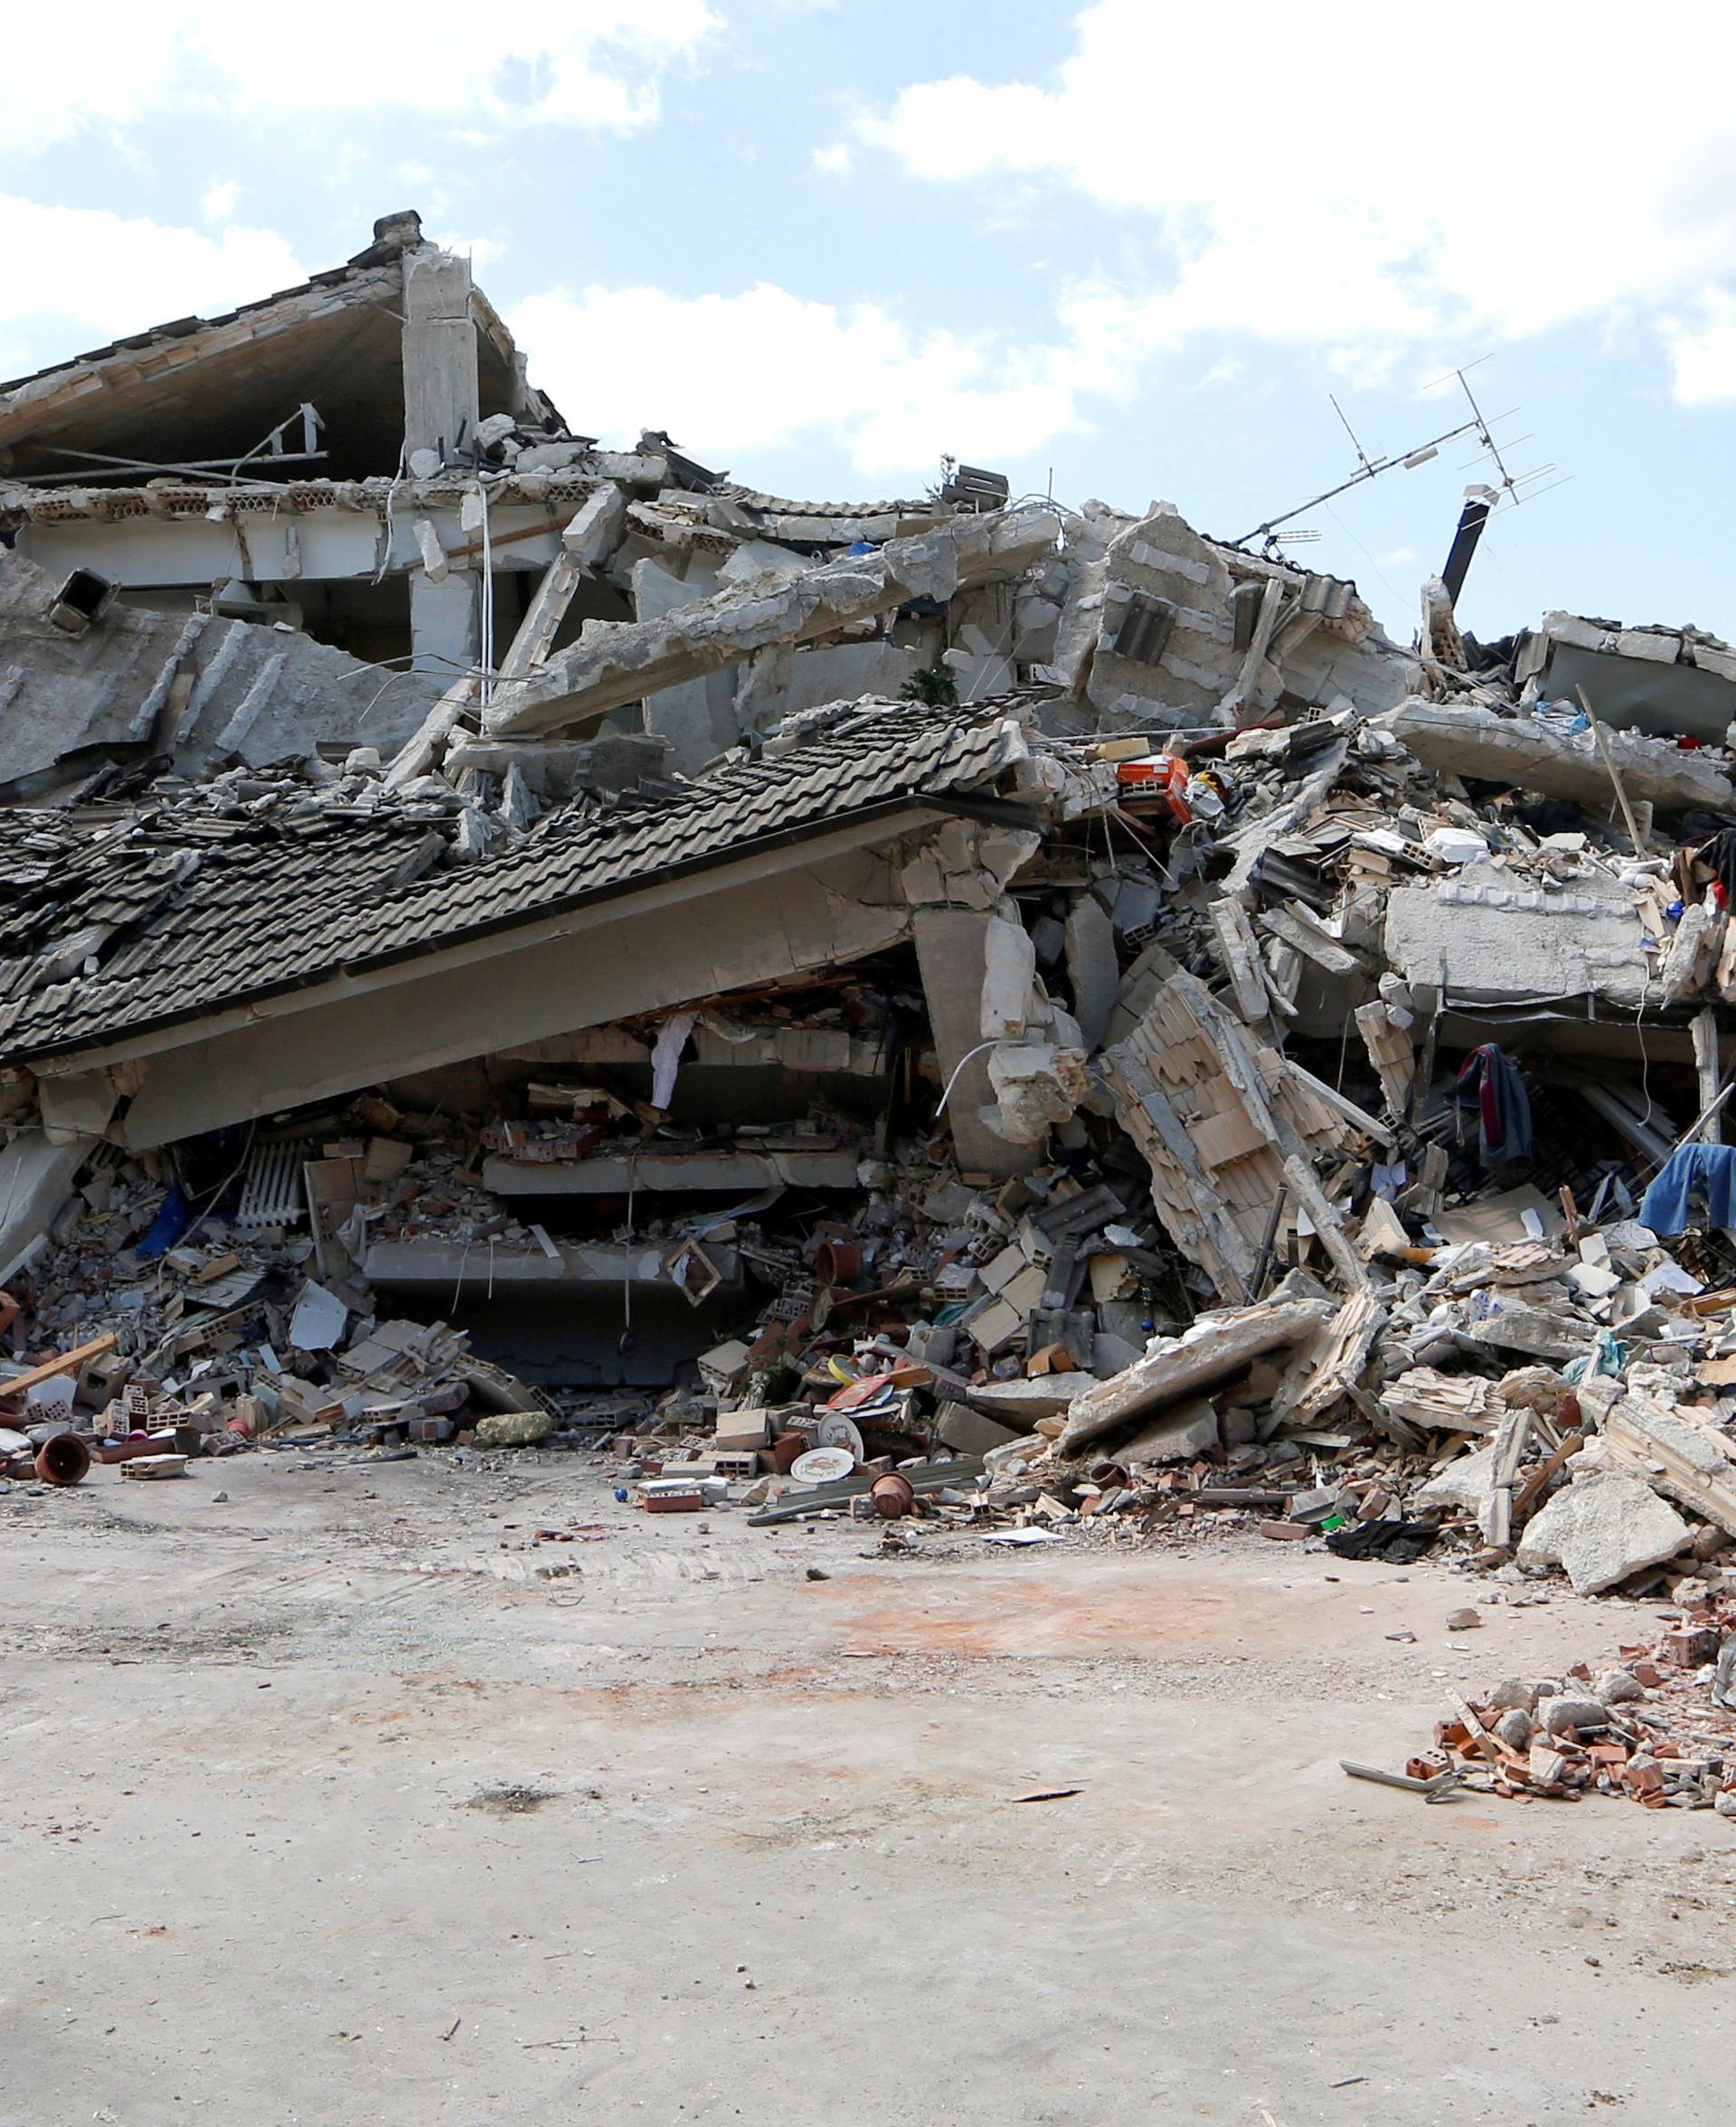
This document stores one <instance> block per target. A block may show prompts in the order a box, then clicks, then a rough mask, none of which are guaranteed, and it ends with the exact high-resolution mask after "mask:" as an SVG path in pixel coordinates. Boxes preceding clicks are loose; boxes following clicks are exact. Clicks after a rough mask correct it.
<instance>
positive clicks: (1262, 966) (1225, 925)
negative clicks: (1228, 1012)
mask: <svg viewBox="0 0 1736 2127" xmlns="http://www.w3.org/2000/svg"><path fill="white" fill-rule="evenodd" d="M1206 914H1207V915H1208V916H1209V917H1210V918H1211V920H1212V932H1213V935H1214V937H1215V940H1216V942H1217V949H1218V958H1219V960H1221V961H1222V965H1223V971H1224V973H1225V974H1226V975H1227V976H1228V977H1229V978H1230V988H1231V993H1232V995H1233V996H1234V997H1235V1000H1236V1009H1237V1011H1238V1012H1240V1013H1241V1016H1242V1017H1243V1018H1244V1019H1245V1020H1246V1021H1247V1022H1248V1024H1249V1026H1259V1024H1260V1021H1261V1020H1262V1019H1268V1018H1269V1017H1270V1016H1271V1012H1272V1000H1271V995H1270V992H1269V990H1268V989H1267V987H1266V963H1265V962H1264V961H1263V960H1261V959H1260V941H1259V940H1258V939H1257V938H1256V937H1255V936H1254V931H1253V926H1252V924H1251V923H1250V922H1249V921H1248V912H1247V910H1246V909H1245V908H1243V906H1242V905H1241V902H1239V901H1237V900H1235V899H1233V898H1232V897H1231V895H1229V894H1222V895H1220V896H1219V898H1218V899H1217V900H1216V901H1214V902H1212V903H1211V905H1210V907H1208V909H1207V910H1206Z"/></svg>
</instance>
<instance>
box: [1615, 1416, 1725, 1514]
mask: <svg viewBox="0 0 1736 2127" xmlns="http://www.w3.org/2000/svg"><path fill="white" fill-rule="evenodd" d="M1599 1432H1600V1434H1601V1436H1602V1439H1603V1442H1604V1443H1605V1445H1606V1446H1607V1447H1608V1448H1609V1450H1610V1451H1612V1452H1613V1455H1614V1457H1615V1459H1617V1460H1618V1461H1621V1462H1623V1463H1625V1464H1626V1465H1628V1467H1629V1468H1630V1469H1631V1470H1633V1471H1634V1473H1635V1475H1636V1476H1638V1477H1642V1478H1644V1479H1646V1482H1647V1483H1648V1484H1651V1485H1652V1486H1654V1487H1655V1488H1656V1489H1658V1490H1661V1491H1665V1492H1668V1493H1669V1495H1670V1497H1671V1498H1674V1499H1679V1500H1680V1501H1681V1502H1682V1504H1683V1505H1684V1507H1690V1508H1693V1509H1694V1512H1695V1513H1696V1514H1703V1515H1704V1516H1705V1517H1706V1519H1707V1520H1708V1521H1712V1522H1715V1523H1716V1524H1717V1525H1718V1527H1720V1528H1721V1529H1723V1530H1725V1531H1726V1532H1727V1533H1728V1534H1729V1535H1731V1536H1736V1462H1732V1460H1731V1443H1730V1442H1728V1441H1727V1440H1726V1438H1725V1436H1724V1435H1723V1434H1722V1432H1718V1431H1717V1430H1716V1428H1714V1427H1712V1426H1711V1425H1708V1424H1706V1423H1703V1421H1702V1420H1700V1419H1697V1418H1696V1417H1694V1414H1693V1413H1692V1412H1689V1411H1685V1410H1676V1411H1666V1410H1664V1409H1662V1408H1661V1407H1660V1406H1659V1405H1657V1404H1641V1403H1639V1402H1638V1401H1637V1400H1636V1399H1635V1398H1633V1397H1630V1396H1624V1397H1622V1398H1621V1399H1620V1400H1619V1401H1618V1402H1617V1403H1616V1404H1613V1405H1612V1406H1611V1408H1610V1409H1609V1411H1607V1412H1606V1413H1604V1415H1603V1417H1602V1419H1601V1421H1600V1422H1599Z"/></svg>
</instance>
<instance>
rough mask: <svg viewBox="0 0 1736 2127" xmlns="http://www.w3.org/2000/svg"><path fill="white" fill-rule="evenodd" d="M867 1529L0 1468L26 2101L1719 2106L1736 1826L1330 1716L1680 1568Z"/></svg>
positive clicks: (13, 2044)
mask: <svg viewBox="0 0 1736 2127" xmlns="http://www.w3.org/2000/svg"><path fill="white" fill-rule="evenodd" d="M218 1492H226V1493H227V1495H228V1498H227V1499H226V1500H222V1501H220V1500H218V1499H216V1498H214V1497H213V1495H214V1494H216V1493H218ZM551 1527H557V1528H562V1529H569V1530H571V1531H574V1532H576V1536H575V1540H574V1541H573V1542H571V1543H570V1544H565V1543H563V1544H555V1543H547V1542H538V1541H537V1540H536V1537H535V1532H536V1530H537V1529H539V1528H551ZM879 1551H880V1546H879V1542H878V1538H877V1536H875V1534H874V1533H873V1531H872V1530H870V1529H866V1528H864V1527H863V1526H862V1525H859V1524H856V1525H853V1524H850V1523H848V1522H834V1523H828V1524H826V1525H823V1526H821V1527H817V1528H815V1529H813V1530H812V1531H808V1530H804V1529H802V1528H800V1527H793V1528H782V1529H750V1528H749V1527H747V1523H746V1517H745V1515H743V1514H742V1513H741V1512H740V1511H735V1510H726V1511H719V1512H713V1513H710V1514H707V1515H704V1516H701V1517H692V1516H660V1517H650V1516H646V1515H644V1514H641V1513H638V1512H636V1511H634V1510H633V1509H631V1508H627V1507H625V1506H622V1505H619V1504H618V1503H617V1501H616V1500H615V1499H614V1498H613V1496H612V1493H611V1490H610V1489H609V1483H608V1481H606V1479H605V1478H604V1477H603V1475H602V1474H601V1473H600V1470H599V1465H597V1464H595V1463H593V1462H590V1461H580V1460H577V1459H571V1458H568V1459H557V1458H554V1457H549V1458H547V1459H546V1460H543V1459H540V1458H537V1459H533V1458H524V1459H521V1460H520V1461H517V1462H515V1463H514V1464H512V1466H511V1467H510V1468H508V1469H499V1470H488V1469H469V1470H465V1469H460V1468H457V1467H454V1466H453V1464H452V1463H451V1462H450V1461H448V1460H446V1459H445V1458H437V1457H431V1456H430V1457H424V1458H421V1459H420V1460H417V1461H405V1462H386V1463H379V1464H373V1463H366V1462H357V1461H337V1460H328V1459H324V1458H320V1457H311V1456H299V1457H297V1456H290V1455H284V1454H260V1455H252V1456H247V1457H238V1458H235V1459H232V1460H230V1461H224V1462H222V1463H221V1464H219V1463H212V1464H210V1465H207V1466H205V1467H203V1468H200V1469H199V1470H197V1473H196V1474H195V1475H193V1476H192V1477H189V1478H187V1479H184V1480H181V1481H177V1482H170V1483H161V1484H155V1485H146V1484H140V1483H137V1482H130V1481H123V1480H122V1479H121V1476H120V1472H119V1470H118V1469H100V1470H95V1471H93V1472H92V1474H91V1477H90V1480H89V1481H88V1482H87V1483H86V1484H85V1485H84V1486H83V1487H82V1488H81V1489H80V1490H78V1491H77V1492H73V1493H59V1494H48V1493H31V1492H28V1491H26V1490H24V1489H23V1488H19V1487H14V1489H13V1490H12V1491H11V1492H10V1493H9V1494H7V1495H6V1496H5V1497H4V1498H0V1560H3V1561H4V1585H5V1591H6V1610H7V1618H8V1622H7V1627H6V1631H5V1659H4V1661H3V1662H0V1780H3V1781H4V1789H5V1797H6V1803H5V1811H4V1815H3V1817H0V1883H3V1884H4V1891H3V1892H0V1914H4V1919H3V1920H0V1943H4V1948H5V1955H4V1958H0V2122H5V2127H24V2123H25V2122H28V2123H29V2127H40V2123H43V2122H47V2123H52V2127H61V2123H62V2122H86V2121H91V2120H95V2121H101V2122H116V2123H118V2127H185V2123H186V2122H213V2123H215V2122H222V2123H223V2127H232V2123H233V2122H243V2121H244V2122H250V2123H258V2127H281V2123H285V2122H316V2123H318V2127H363V2123H364V2122H368V2123H372V2122H390V2123H392V2127H397V2123H399V2122H404V2123H409V2122H417V2123H419V2127H422V2123H428V2127H448V2123H449V2127H507V2123H514V2127H516V2123H519V2122H524V2123H526V2127H541V2123H542V2122H556V2121H565V2120H568V2119H576V2120H582V2121H603V2122H609V2121H637V2120H649V2121H655V2122H723V2121H735V2120H745V2121H750V2122H754V2123H755V2127H764V2123H766V2122H778V2123H779V2127H802V2123H806V2122H826V2123H827V2127H837V2123H838V2122H850V2121H857V2120H862V2121H867V2120H873V2121H875V2122H923V2123H924V2127H929V2123H931V2122H976V2121H996V2122H1008V2121H1013V2122H1069V2123H1070V2127H1072V2123H1074V2122H1084V2121H1090V2122H1101V2123H1104V2127H1116V2123H1119V2122H1140V2123H1141V2127H1150V2123H1152V2122H1165V2127H1167V2123H1169V2122H1234V2123H1236V2127H1242V2123H1246V2127H1271V2123H1276V2127H1302V2123H1303V2122H1331V2123H1332V2127H1362V2123H1363V2122H1366V2123H1368V2127H1376V2123H1378V2127H1449V2123H1450V2127H1461V2123H1462V2122H1464V2121H1465V2120H1467V2119H1470V2118H1477V2119H1496V2120H1499V2121H1501V2122H1504V2127H1563V2123H1565V2122H1579V2121H1581V2120H1583V2119H1585V2118H1586V2117H1588V2115H1590V2116H1600V2115H1605V2114H1608V2115H1609V2116H1611V2117H1615V2118H1627V2119H1628V2120H1630V2121H1632V2122H1635V2127H1641V2123H1642V2122H1644V2123H1646V2127H1652V2123H1654V2122H1658V2121H1662V2120H1679V2121H1693V2120H1699V2119H1707V2118H1711V2117H1712V2116H1714V2113H1722V2110H1723V2109H1724V2106H1725V2104H1726V2103H1727V2094H1728V2070H1727V2064H1726V2062H1725V2059H1724V2056H1723V2050H1722V2047H1721V2046H1715V2045H1713V2044H1712V2043H1711V2040H1712V2034H1713V2032H1714V2030H1715V2028H1716V2024H1715V2018H1714V2017H1713V2016H1712V2013H1711V2012H1712V2007H1713V2004H1714V2002H1715V2001H1716V1999H1719V1997H1718V1996H1717V1994H1716V1992H1715V1986H1716V1983H1717V1982H1719V1981H1722V1980H1728V1979H1729V1978H1730V1977H1731V1973H1732V1969H1736V1948H1733V1947H1732V1944H1736V1933H1732V1931H1731V1915H1732V1908H1733V1907H1736V1825H1732V1824H1731V1823H1727V1822H1726V1821H1724V1820H1722V1819H1719V1818H1716V1817H1714V1816H1713V1815H1712V1814H1711V1813H1710V1812H1707V1811H1695V1812H1689V1811H1685V1810H1684V1811H1677V1810H1663V1811H1656V1812H1654V1811H1647V1810H1639V1809H1636V1808H1634V1807H1632V1806H1631V1805H1628V1804H1625V1803H1619V1802H1615V1801H1605V1800H1600V1799H1597V1798H1593V1799H1592V1800H1590V1801H1585V1802H1582V1803H1580V1804H1578V1805H1572V1806H1570V1805H1565V1804H1555V1805H1551V1804H1547V1803H1534V1804H1531V1805H1524V1804H1518V1803H1512V1802H1509V1803H1501V1802H1496V1801H1489V1800H1486V1799H1482V1798H1461V1799H1459V1800H1458V1801H1454V1802H1450V1803H1447V1804H1443V1805H1438V1806H1432V1807H1427V1806H1425V1805H1423V1804H1422V1803H1421V1802H1420V1801H1416V1800H1414V1799H1412V1798H1411V1797H1409V1796H1405V1795H1402V1794H1398V1793H1394V1792H1392V1791H1386V1790H1383V1789H1379V1788H1374V1787H1370V1786H1367V1785H1364V1784H1362V1783H1359V1782H1352V1781H1349V1780H1346V1779H1345V1778H1344V1774H1343V1773H1341V1772H1340V1771H1339V1768H1338V1761H1339V1759H1340V1758H1341V1757H1346V1756H1348V1757H1354V1758H1362V1759H1367V1760H1373V1761H1375V1762H1377V1763H1385V1764H1389V1765H1398V1764H1401V1763H1402V1761H1403V1759H1404V1757H1405V1755H1406V1754H1408V1753H1409V1752H1410V1751H1411V1750H1413V1749H1415V1748H1417V1747H1419V1746H1420V1744H1423V1743H1424V1742H1426V1741H1427V1739H1428V1735H1429V1725H1430V1723H1431V1722H1432V1721H1433V1719H1434V1718H1435V1717H1436V1716H1437V1715H1438V1714H1439V1713H1441V1712H1443V1711H1444V1710H1445V1708H1444V1706H1443V1703H1442V1700H1441V1690H1442V1687H1443V1683H1445V1684H1447V1685H1449V1686H1450V1685H1457V1684H1458V1683H1460V1682H1461V1681H1465V1680H1468V1681H1469V1682H1470V1683H1471V1684H1472V1685H1473V1686H1476V1685H1481V1684H1484V1683H1486V1682H1489V1681H1492V1680H1493V1679H1494V1678H1495V1677H1496V1676H1500V1675H1506V1674H1512V1673H1515V1672H1523V1673H1526V1674H1530V1675H1547V1674H1551V1673H1559V1671H1560V1669H1561V1668H1563V1667H1565V1666H1566V1664H1567V1663H1569V1662H1571V1661H1572V1660H1575V1659H1581V1658H1587V1657H1591V1658H1594V1657H1596V1656H1598V1655H1599V1654H1602V1653H1604V1652H1605V1651H1607V1650H1610V1649H1612V1648H1613V1647H1614V1645H1615V1643H1616V1642H1617V1641H1618V1640H1620V1639H1622V1638H1629V1639H1631V1638H1636V1637H1638V1636H1639V1635H1640V1633H1641V1632H1642V1631H1650V1629H1651V1627H1652V1625H1653V1623H1654V1621H1655V1618H1656V1611H1655V1609H1654V1608H1653V1607H1652V1606H1649V1605H1626V1604H1621V1603H1611V1602H1607V1601H1606V1602H1598V1603H1590V1602H1577V1601H1575V1600H1574V1599H1572V1598H1571V1597H1570V1596H1568V1595H1567V1594H1566V1593H1563V1592H1560V1591H1559V1589H1558V1590H1557V1591H1556V1592H1555V1593H1552V1599H1551V1600H1550V1601H1549V1602H1547V1603H1546V1604H1536V1605H1529V1606H1520V1605H1514V1604H1512V1603H1510V1602H1501V1601H1499V1600H1496V1599H1495V1598H1496V1597H1497V1596H1498V1595H1499V1593H1501V1591H1500V1589H1499V1586H1498V1583H1490V1582H1484V1581H1480V1580H1478V1581H1472V1580H1467V1578H1466V1577H1465V1576H1464V1575H1462V1574H1458V1573H1455V1572H1452V1571H1450V1570H1449V1569H1448V1568H1447V1567H1445V1566H1442V1565H1431V1564H1429V1563H1427V1562H1425V1563H1424V1564H1422V1565H1418V1566H1415V1567H1412V1568H1411V1569H1409V1570H1408V1571H1404V1570H1395V1569H1393V1568H1391V1567H1388V1566H1383V1565H1355V1564H1351V1563H1347V1562H1340V1561H1337V1560H1335V1559H1333V1558H1331V1557H1329V1556H1327V1555H1325V1554H1324V1553H1321V1554H1319V1555H1315V1554H1313V1553H1311V1552H1304V1551H1302V1550H1301V1549H1300V1547H1292V1546H1275V1545H1272V1544H1269V1543H1263V1542H1261V1541H1260V1539H1258V1538H1257V1537H1254V1536H1238V1537H1236V1538H1234V1539H1233V1540H1231V1541H1227V1542H1224V1543H1221V1544H1217V1545H1210V1546H1203V1547H1202V1548H1200V1549H1197V1550H1195V1551H1194V1552H1192V1553H1188V1554H1184V1553H1178V1552H1174V1551H1167V1550H1133V1549H1117V1550H1107V1549H1103V1548H1097V1547H1090V1546H1089V1545H1088V1542H1087V1539H1086V1538H1084V1537H1074V1538H1070V1539H1069V1541H1068V1543H1067V1544H1065V1545H1056V1546H1049V1547H1046V1548H1044V1549H1043V1550H1041V1551H1034V1552H1028V1553H1024V1554H1020V1553H1011V1552H1007V1551H1005V1550H1002V1549H998V1548H997V1547H995V1546H991V1545H986V1544H984V1543H982V1542H981V1541H980V1540H978V1539H977V1538H975V1537H972V1536H964V1535H944V1536H930V1535H929V1534H926V1533H925V1534H923V1535H922V1536H920V1537H919V1538H918V1539H917V1545H916V1555H914V1556H913V1557H906V1558H893V1557H883V1556H882V1555H879ZM810 1569H816V1571H817V1572H818V1573H819V1574H824V1575H825V1576H827V1577H824V1578H813V1579H810V1578H809V1577H808V1576H809V1570H810ZM1508 1593H1511V1592H1510V1591H1509V1592H1508ZM1470 1598H1475V1599H1476V1600H1477V1602H1478V1604H1479V1607H1480V1608H1481V1610H1482V1612H1483V1614H1484V1617H1485V1619H1486V1624H1485V1626H1484V1628H1483V1629H1482V1630H1481V1631H1476V1632H1470V1633H1462V1634H1461V1633H1453V1634H1449V1633H1448V1631H1447V1630H1446V1628H1445V1623H1444V1620H1445V1616H1446V1613H1447V1612H1448V1609H1450V1608H1452V1607H1453V1606H1454V1605H1456V1604H1458V1603H1459V1602H1465V1601H1466V1600H1467V1599H1470ZM1406 1627H1409V1628H1410V1629H1411V1630H1413V1631H1415V1633H1416V1635H1417V1637H1416V1640H1415V1642H1414V1643H1413V1644H1412V1643H1405V1642H1402V1641H1396V1640H1389V1639H1388V1638H1387V1634H1389V1633H1391V1632H1393V1631H1399V1630H1401V1629H1402V1628H1406ZM1061 1786H1073V1787H1077V1788H1078V1789H1079V1790H1080V1792H1079V1793H1078V1794H1077V1795H1075V1796H1072V1797H1071V1798H1069V1799H1065V1800H1058V1801H1043V1802H1029V1803H1024V1804H1021V1803H1018V1802H1016V1801H1014V1799H1013V1798H1014V1797H1016V1796H1019V1795H1022V1794H1024V1793H1027V1792H1029V1791H1031V1790H1032V1789H1034V1788H1044V1787H1061Z"/></svg>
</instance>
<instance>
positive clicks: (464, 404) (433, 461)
mask: <svg viewBox="0 0 1736 2127" xmlns="http://www.w3.org/2000/svg"><path fill="white" fill-rule="evenodd" d="M403 265H404V336H403V364H404V461H405V463H406V465H407V466H408V467H409V468H410V471H412V472H420V473H432V472H437V471H438V470H439V467H440V466H441V465H445V464H448V463H450V462H452V461H453V460H455V459H457V458H459V457H460V456H461V455H462V456H468V454H469V452H470V450H471V449H472V448H473V447H474V445H475V443H476V420H477V384H476V323H475V321H474V319H473V318H472V317H471V315H470V293H471V289H470V261H469V260H467V259H461V258H458V256H456V255H455V254H454V253H453V252H451V251H439V250H437V249H436V248H435V246H433V245H432V244H424V245H421V246H420V247H419V248H418V249H416V250H414V251H406V252H405V253H404V258H403ZM424 452H426V453H429V456H428V457H423V458H421V459H420V463H419V462H418V458H419V454H420V453H424ZM480 589H481V579H480V576H479V574H478V572H476V570H474V569H453V570H451V571H450V572H448V574H447V575H446V577H445V578H444V579H443V581H440V582H439V583H434V582H430V581H429V579H428V577H427V576H425V575H424V574H423V573H422V572H421V571H420V569H417V570H414V571H413V572H411V575H410V649H411V651H412V653H413V655H414V657H415V669H416V670H417V671H418V672H422V673H427V674H429V676H433V677H435V678H444V679H456V678H457V677H458V675H459V674H460V673H463V672H467V671H468V670H469V669H470V667H471V666H474V665H475V664H476V660H477V659H478V657H480V656H481V654H482V600H481V597H480V595H479V594H480Z"/></svg>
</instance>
